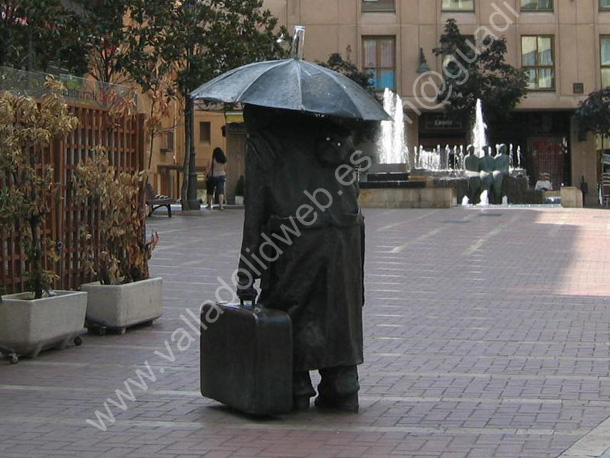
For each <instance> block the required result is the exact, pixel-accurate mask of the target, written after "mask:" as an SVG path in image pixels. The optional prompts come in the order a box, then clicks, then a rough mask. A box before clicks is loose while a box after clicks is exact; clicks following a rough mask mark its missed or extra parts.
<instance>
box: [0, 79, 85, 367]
mask: <svg viewBox="0 0 610 458" xmlns="http://www.w3.org/2000/svg"><path fill="white" fill-rule="evenodd" d="M46 88H47V90H48V91H49V92H47V93H46V94H45V95H44V96H43V97H42V98H41V99H40V100H38V101H36V100H34V99H32V98H29V97H25V96H21V95H16V94H12V93H9V92H4V93H2V94H1V95H0V170H2V173H1V174H0V189H1V190H0V226H1V229H2V230H3V231H6V232H15V233H18V234H20V242H21V243H22V244H23V246H24V248H25V250H24V251H25V254H26V257H27V263H26V266H27V269H28V272H27V284H28V287H29V291H27V292H22V293H17V294H9V295H5V296H4V297H3V300H2V303H0V345H3V346H7V347H10V348H12V349H14V350H15V352H16V353H17V354H19V355H25V356H31V357H35V356H37V355H38V353H39V352H40V351H41V350H43V349H45V348H50V347H64V346H66V345H67V344H68V343H69V342H70V341H72V340H74V341H75V343H77V344H80V337H79V335H80V334H81V333H82V332H83V330H84V328H83V325H84V321H85V310H86V303H87V294H86V293H84V292H76V291H58V290H55V291H53V289H52V288H53V282H54V281H55V279H56V278H58V277H57V275H56V274H55V273H54V272H52V271H50V270H46V269H45V268H44V266H45V264H44V260H45V258H46V261H47V263H46V265H52V264H53V263H54V261H57V258H56V254H55V252H54V246H55V243H53V241H51V240H49V239H48V238H47V237H46V236H45V235H44V234H45V231H43V227H44V223H45V219H46V217H47V216H48V215H49V213H50V210H51V202H52V197H53V195H54V193H55V192H56V191H57V190H58V189H59V186H60V183H59V182H58V181H57V178H56V176H55V173H54V171H53V168H52V167H51V166H50V165H48V164H45V163H44V162H43V160H42V158H43V154H44V151H45V148H47V147H48V146H49V145H50V144H51V142H52V141H55V140H58V139H61V138H62V137H65V136H66V135H67V134H68V133H69V132H71V131H73V130H74V129H75V128H76V126H77V125H78V119H77V118H76V117H74V116H72V115H70V113H69V110H68V106H67V104H66V103H65V100H64V99H63V97H62V95H61V93H62V91H63V86H62V85H61V84H60V83H58V82H57V81H55V80H53V79H52V78H48V79H47V81H46Z"/></svg>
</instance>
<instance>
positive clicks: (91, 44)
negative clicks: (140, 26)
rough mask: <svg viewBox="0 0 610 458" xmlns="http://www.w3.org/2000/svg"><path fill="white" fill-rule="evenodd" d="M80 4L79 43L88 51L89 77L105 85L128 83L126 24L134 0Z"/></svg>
mask: <svg viewBox="0 0 610 458" xmlns="http://www.w3.org/2000/svg"><path fill="white" fill-rule="evenodd" d="M77 1H78V3H79V5H80V6H81V7H82V10H83V14H82V15H81V18H80V24H79V26H80V27H79V28H78V32H79V38H78V39H79V42H80V43H82V46H83V47H84V48H85V49H86V51H87V56H88V66H89V74H90V75H91V76H92V77H93V78H95V79H96V80H98V81H101V82H104V83H114V84H124V83H126V82H127V81H128V80H127V75H126V74H125V73H124V72H123V66H122V60H123V59H122V55H123V48H124V43H125V40H126V38H127V37H126V33H127V27H126V25H125V24H124V22H123V21H124V19H125V16H126V14H127V10H128V8H129V4H130V3H129V2H130V0H97V1H91V0H77Z"/></svg>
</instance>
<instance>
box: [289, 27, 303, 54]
mask: <svg viewBox="0 0 610 458" xmlns="http://www.w3.org/2000/svg"><path fill="white" fill-rule="evenodd" d="M304 48H305V27H303V26H302V25H295V26H294V37H292V52H291V57H292V58H293V59H299V60H300V59H303V49H304Z"/></svg>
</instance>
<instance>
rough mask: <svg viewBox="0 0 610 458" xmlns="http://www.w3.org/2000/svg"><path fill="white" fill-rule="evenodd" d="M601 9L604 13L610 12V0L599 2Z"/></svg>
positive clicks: (600, 0)
mask: <svg viewBox="0 0 610 458" xmlns="http://www.w3.org/2000/svg"><path fill="white" fill-rule="evenodd" d="M599 9H600V10H602V11H610V0H599Z"/></svg>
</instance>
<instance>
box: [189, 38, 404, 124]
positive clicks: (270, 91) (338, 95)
mask: <svg viewBox="0 0 610 458" xmlns="http://www.w3.org/2000/svg"><path fill="white" fill-rule="evenodd" d="M299 32H302V30H301V31H299V30H297V33H296V36H297V37H299V38H300V39H297V40H295V42H296V43H297V45H298V44H299V43H300V44H302V37H303V35H302V34H301V35H299ZM297 47H298V46H297ZM301 49H302V48H301ZM190 96H191V97H192V98H194V99H195V100H197V99H202V100H208V101H212V102H225V103H235V102H241V103H246V104H252V105H260V106H263V107H270V108H282V109H285V110H295V111H303V112H308V113H318V114H324V115H329V116H338V117H342V118H353V119H363V120H367V121H385V120H390V119H392V118H391V117H390V116H389V115H388V114H387V113H386V112H385V110H384V109H383V107H382V106H381V105H380V104H379V102H377V100H376V99H375V98H374V97H373V96H371V95H370V94H369V93H368V92H367V91H366V90H365V89H364V88H362V87H361V86H359V85H358V84H356V83H355V82H354V81H352V80H350V79H349V78H347V77H346V76H344V75H342V74H340V73H337V72H334V71H332V70H329V69H327V68H324V67H322V66H320V65H316V64H312V63H310V62H306V61H304V60H301V59H300V58H299V51H297V52H296V53H295V57H293V58H290V59H284V60H274V61H266V62H256V63H253V64H248V65H244V66H242V67H239V68H236V69H234V70H231V71H229V72H227V73H223V74H222V75H220V76H218V77H216V78H214V79H213V80H211V81H208V82H207V83H205V84H203V85H201V86H200V87H199V88H197V89H195V90H194V91H193V92H191V94H190Z"/></svg>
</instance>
